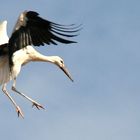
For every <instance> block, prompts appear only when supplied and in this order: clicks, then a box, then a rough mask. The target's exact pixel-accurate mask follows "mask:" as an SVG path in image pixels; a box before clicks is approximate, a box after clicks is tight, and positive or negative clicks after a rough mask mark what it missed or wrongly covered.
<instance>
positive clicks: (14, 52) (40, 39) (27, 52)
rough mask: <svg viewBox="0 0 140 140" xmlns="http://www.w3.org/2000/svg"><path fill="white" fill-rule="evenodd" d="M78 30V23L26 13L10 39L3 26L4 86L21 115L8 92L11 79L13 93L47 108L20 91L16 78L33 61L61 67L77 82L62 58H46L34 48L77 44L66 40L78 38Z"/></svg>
mask: <svg viewBox="0 0 140 140" xmlns="http://www.w3.org/2000/svg"><path fill="white" fill-rule="evenodd" d="M78 28H79V27H78V26H77V27H75V26H74V24H72V25H69V26H66V25H60V24H57V23H54V22H51V21H48V20H45V19H43V18H42V17H40V16H39V14H38V13H37V12H34V11H24V12H23V13H21V14H20V16H19V18H18V20H17V22H16V24H15V27H14V29H13V32H12V34H11V37H10V38H8V36H7V21H3V22H2V23H1V24H0V84H1V85H2V91H3V93H4V94H5V95H6V96H7V97H8V98H9V99H10V100H11V102H12V103H13V105H14V106H15V109H16V112H17V114H18V116H21V117H24V115H23V113H22V111H21V109H20V107H19V106H18V105H17V103H16V102H15V101H14V99H13V98H12V97H11V96H10V94H9V93H8V91H7V89H6V85H7V83H8V82H9V81H10V80H13V84H12V90H13V91H14V92H16V93H18V94H19V95H21V96H23V97H24V98H26V99H28V100H29V101H31V102H32V105H33V106H35V107H36V108H37V109H44V107H43V106H42V105H41V104H39V103H37V102H36V101H34V100H33V99H31V98H29V97H28V96H26V95H24V94H23V93H21V92H20V91H18V90H17V89H16V78H17V76H18V74H19V72H20V70H21V67H22V66H23V65H25V64H27V63H28V62H31V61H33V62H35V61H40V62H41V61H43V62H50V63H53V64H55V65H56V66H58V67H59V68H60V69H61V70H62V71H63V72H64V73H65V74H66V75H67V76H68V77H69V79H70V80H71V81H73V79H72V77H71V76H70V73H69V72H68V70H67V69H66V67H65V65H64V61H63V59H62V58H60V57H59V56H44V55H42V54H40V53H39V52H37V51H36V50H35V49H34V48H33V47H32V46H40V45H42V46H44V45H45V44H47V45H50V44H54V45H57V42H60V43H64V44H69V43H76V42H75V41H71V40H68V39H66V38H69V37H74V36H76V35H75V33H76V32H77V31H78V30H79V29H78ZM31 45H32V46H31Z"/></svg>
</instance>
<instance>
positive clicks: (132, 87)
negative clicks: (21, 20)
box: [0, 0, 140, 140]
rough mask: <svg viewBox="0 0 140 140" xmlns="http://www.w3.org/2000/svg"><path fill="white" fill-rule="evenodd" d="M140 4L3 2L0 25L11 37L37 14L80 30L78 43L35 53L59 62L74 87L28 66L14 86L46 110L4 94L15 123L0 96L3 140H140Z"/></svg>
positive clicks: (116, 0)
mask: <svg viewBox="0 0 140 140" xmlns="http://www.w3.org/2000/svg"><path fill="white" fill-rule="evenodd" d="M139 6H140V1H138V0H59V1H58V0H39V1H36V0H28V1H19V0H12V1H8V0H1V4H0V21H2V20H7V21H8V35H9V36H10V34H11V31H12V29H13V27H14V24H15V22H16V20H17V17H18V16H19V14H20V13H21V12H22V11H24V10H34V11H37V12H39V13H40V16H42V17H44V18H46V19H48V20H51V21H53V22H57V23H62V24H71V23H76V24H80V23H82V24H83V29H82V30H81V31H80V35H79V36H78V37H76V38H74V40H75V41H77V42H78V43H77V44H70V45H63V44H59V45H58V46H53V45H51V46H44V47H40V48H36V49H37V50H38V51H40V52H41V53H43V54H45V55H58V56H61V57H62V58H63V59H64V61H65V64H66V66H67V67H68V68H69V71H70V72H71V74H72V76H73V78H74V83H72V82H71V81H70V80H69V79H68V78H67V77H66V76H65V75H64V74H63V73H62V71H61V70H59V69H58V68H57V67H56V66H54V65H52V64H48V63H30V64H28V65H26V66H25V67H23V69H22V71H21V73H20V75H19V77H18V79H17V88H18V89H19V90H20V91H22V92H23V93H25V94H26V95H28V96H30V97H32V98H33V99H35V100H37V101H38V102H39V103H41V104H42V105H44V107H45V108H46V109H45V111H44V110H40V111H38V110H37V109H35V108H33V109H32V107H31V103H29V102H28V101H27V100H25V99H23V98H21V97H19V96H18V95H16V94H14V93H13V92H12V91H10V86H11V83H10V84H9V87H8V90H9V91H10V93H11V96H12V97H13V98H14V99H15V100H16V102H17V103H18V105H19V106H20V107H21V108H22V110H23V112H24V115H25V118H24V119H21V118H18V117H17V114H16V112H15V110H14V108H13V106H12V104H11V102H10V101H9V100H8V99H7V97H5V95H4V94H2V92H1V94H0V139H5V140H9V139H10V140H15V139H20V140H39V139H40V140H132V139H133V140H139V139H140V8H139Z"/></svg>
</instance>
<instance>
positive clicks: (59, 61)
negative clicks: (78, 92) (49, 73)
mask: <svg viewBox="0 0 140 140" xmlns="http://www.w3.org/2000/svg"><path fill="white" fill-rule="evenodd" d="M54 63H55V64H56V65H57V66H58V67H59V68H60V69H61V70H62V71H63V72H64V73H65V74H66V75H67V76H68V78H69V79H70V80H71V81H72V82H73V79H72V77H71V75H70V73H69V71H68V69H67V68H66V66H65V64H64V60H63V59H62V58H61V57H59V56H54Z"/></svg>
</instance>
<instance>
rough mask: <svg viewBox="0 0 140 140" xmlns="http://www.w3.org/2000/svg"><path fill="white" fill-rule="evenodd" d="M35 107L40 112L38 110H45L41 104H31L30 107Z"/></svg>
mask: <svg viewBox="0 0 140 140" xmlns="http://www.w3.org/2000/svg"><path fill="white" fill-rule="evenodd" d="M34 106H35V107H36V108H37V109H38V110H40V109H45V108H44V107H43V106H42V105H41V104H39V103H37V102H33V105H32V107H34Z"/></svg>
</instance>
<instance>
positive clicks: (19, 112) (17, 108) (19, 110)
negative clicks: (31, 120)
mask: <svg viewBox="0 0 140 140" xmlns="http://www.w3.org/2000/svg"><path fill="white" fill-rule="evenodd" d="M16 112H17V114H18V117H19V116H21V117H22V118H24V115H23V113H22V111H21V109H20V107H19V106H17V107H16Z"/></svg>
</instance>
